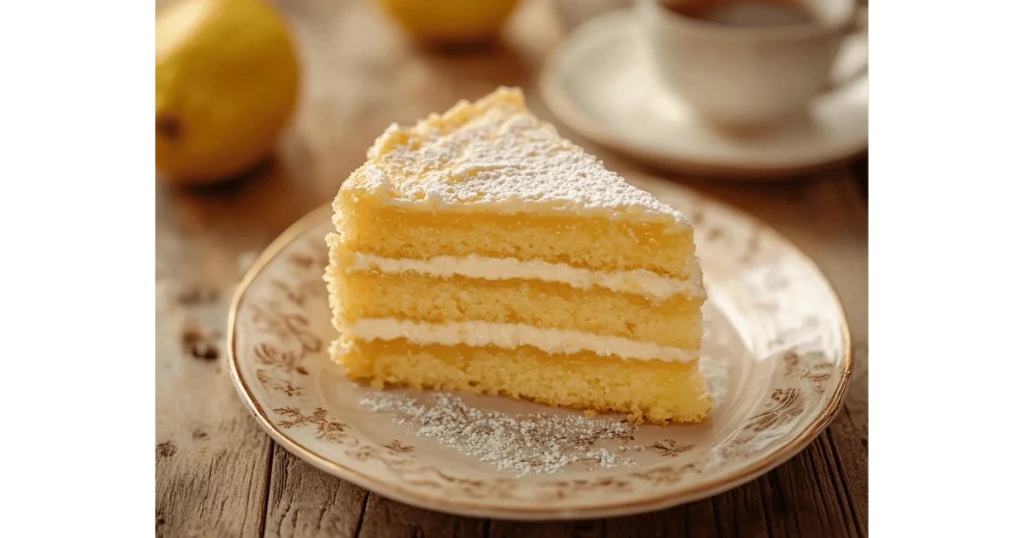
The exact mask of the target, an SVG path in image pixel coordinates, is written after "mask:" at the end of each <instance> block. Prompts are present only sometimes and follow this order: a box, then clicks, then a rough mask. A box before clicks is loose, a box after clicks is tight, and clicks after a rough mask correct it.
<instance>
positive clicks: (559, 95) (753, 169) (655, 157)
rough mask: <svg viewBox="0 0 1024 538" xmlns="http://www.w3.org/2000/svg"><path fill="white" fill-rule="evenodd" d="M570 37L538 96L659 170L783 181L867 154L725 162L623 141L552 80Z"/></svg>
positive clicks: (610, 145)
mask: <svg viewBox="0 0 1024 538" xmlns="http://www.w3.org/2000/svg"><path fill="white" fill-rule="evenodd" d="M630 11H631V10H630V9H619V10H615V11H612V12H609V13H605V14H602V15H599V16H598V17H596V18H595V19H594V20H604V19H611V18H613V17H620V18H625V17H627V16H629V15H630ZM590 22H592V21H587V22H585V23H583V24H582V25H580V26H581V27H582V26H583V25H586V24H588V23H590ZM605 22H606V21H605ZM569 39H570V38H569V37H565V38H563V39H560V40H559V43H558V45H557V48H556V50H555V51H554V52H552V53H551V54H549V55H548V56H547V58H545V60H544V62H543V65H542V67H541V70H540V74H539V76H538V78H537V89H538V90H539V91H540V95H541V98H542V99H543V101H544V102H545V104H546V105H547V107H548V109H549V110H550V111H551V113H552V114H553V115H554V116H555V117H557V118H558V119H559V120H561V121H562V122H563V123H564V124H565V125H566V126H568V127H569V128H570V129H572V130H573V131H575V132H577V133H578V134H580V135H582V136H584V137H586V138H588V139H590V140H592V141H594V142H596V143H598V144H600V145H601V146H604V147H605V148H607V149H609V150H612V151H614V152H616V153H618V154H620V155H629V156H633V157H635V158H638V159H641V160H643V161H644V162H645V163H647V164H648V165H650V166H653V167H656V168H660V169H662V170H676V171H683V172H689V173H696V174H704V175H711V176H715V177H723V178H734V179H739V180H751V181H765V182H776V181H777V182H782V181H787V180H789V179H791V178H792V176H794V175H800V174H808V173H813V172H816V171H821V170H829V169H832V168H835V167H837V166H840V165H842V164H844V163H848V162H851V161H854V160H856V159H858V158H860V157H863V156H864V155H867V152H868V150H867V147H864V148H863V149H859V150H857V151H853V152H848V153H843V154H842V155H840V156H838V157H835V158H830V159H827V160H823V161H821V162H814V163H811V164H789V165H782V164H780V165H763V164H760V165H744V164H742V163H733V164H727V163H722V162H716V161H714V160H702V159H700V158H699V157H696V158H695V157H692V156H691V157H685V156H681V155H679V154H677V153H670V152H666V151H659V150H652V149H646V148H643V147H640V146H638V145H636V144H632V143H629V142H624V141H622V139H620V138H616V137H615V136H611V135H608V134H605V132H606V131H607V130H608V129H606V128H604V127H602V126H600V125H599V124H598V122H597V121H595V120H593V119H591V118H590V117H589V116H588V115H587V114H586V113H585V112H583V111H581V110H580V108H579V107H578V106H576V105H575V104H574V103H573V102H572V99H570V98H569V97H568V96H567V95H566V94H565V91H564V90H563V89H562V88H561V85H559V84H557V83H555V79H556V78H558V77H557V76H556V74H555V73H556V71H557V69H556V68H555V66H556V64H557V63H558V61H559V59H560V55H561V54H562V53H563V52H564V51H565V49H566V47H567V46H568V45H567V43H568V41H569ZM666 163H669V164H666Z"/></svg>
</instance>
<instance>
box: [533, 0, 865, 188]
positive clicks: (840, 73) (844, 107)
mask: <svg viewBox="0 0 1024 538" xmlns="http://www.w3.org/2000/svg"><path fill="white" fill-rule="evenodd" d="M867 54H868V39H867V34H866V33H861V34H856V35H854V36H851V37H850V38H848V39H847V40H846V42H845V44H844V46H843V48H842V49H841V50H840V53H839V58H838V59H837V61H836V66H835V67H836V68H835V75H834V78H835V79H837V80H848V82H847V83H846V84H844V85H842V86H840V87H838V88H836V89H834V90H832V91H831V92H829V93H826V94H823V95H822V96H820V97H818V98H817V99H816V100H815V101H814V102H813V103H812V104H811V106H810V107H809V110H808V113H807V115H806V117H803V118H799V119H796V120H793V121H790V122H787V123H785V124H781V125H779V126H777V127H776V128H773V129H771V130H768V131H765V132H763V133H760V134H758V135H756V136H755V135H749V136H746V137H743V138H740V137H737V136H725V135H723V134H720V133H718V132H716V131H714V130H711V129H708V128H707V127H705V126H704V125H703V124H702V123H700V122H699V121H697V119H696V117H695V116H694V115H693V113H692V112H691V111H690V109H689V108H688V107H687V105H686V103H684V102H682V101H680V100H679V99H677V98H675V97H674V96H672V95H670V94H669V93H668V92H666V91H665V90H663V89H662V88H661V87H660V86H659V83H658V82H657V80H656V79H655V77H654V76H653V73H652V71H651V67H650V65H649V63H648V61H647V57H646V55H645V54H643V50H642V48H641V42H640V35H639V31H638V29H637V25H636V24H635V22H634V16H633V12H632V11H631V10H619V11H614V12H611V13H607V14H604V15H601V16H599V17H596V18H594V19H591V20H589V21H587V22H586V23H585V24H583V25H582V26H581V27H580V28H579V29H578V30H577V31H575V32H573V33H572V34H571V35H569V37H568V38H567V39H566V41H565V42H564V44H563V45H562V46H561V47H560V48H559V49H558V51H557V52H555V53H554V54H552V55H551V57H550V58H549V59H548V61H547V63H546V65H545V68H544V70H543V72H542V74H541V78H540V91H541V95H542V96H543V98H544V101H545V103H546V104H547V106H548V107H549V108H550V109H551V111H552V113H553V114H554V115H555V116H557V117H558V118H559V119H560V120H561V121H562V122H564V123H565V124H566V125H568V126H569V127H570V128H572V129H573V130H575V131H577V132H579V133H580V134H582V135H583V136H586V137H587V138H590V139H592V140H594V141H596V142H598V143H600V144H602V145H604V146H606V147H609V148H611V149H613V150H616V151H618V152H620V153H624V154H626V155H629V156H631V157H634V158H637V159H639V160H642V161H644V162H646V163H648V164H651V165H654V166H656V167H659V168H670V169H674V170H679V171H683V172H689V173H696V174H701V175H712V176H719V177H739V178H744V179H784V178H790V177H793V175H794V174H796V173H799V172H806V171H811V170H814V169H818V168H823V167H828V166H833V165H835V164H837V163H840V162H842V161H844V160H846V159H849V158H852V157H855V156H857V155H860V154H862V153H863V152H865V151H866V150H867V147H868V77H867V73H866V72H865V71H863V67H864V66H865V65H866V63H867ZM857 74H859V76H857Z"/></svg>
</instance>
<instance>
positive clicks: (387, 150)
mask: <svg viewBox="0 0 1024 538" xmlns="http://www.w3.org/2000/svg"><path fill="white" fill-rule="evenodd" d="M367 159H368V160H367V162H366V164H364V165H363V166H361V167H360V168H359V169H358V170H356V171H355V172H354V173H353V174H352V176H351V177H350V178H349V180H348V181H346V182H345V184H344V185H343V186H342V189H341V192H340V193H339V196H341V195H344V194H346V192H347V193H348V194H349V195H352V194H355V195H357V196H373V197H380V198H382V199H385V200H383V201H386V202H390V203H393V204H397V205H408V206H409V208H410V209H422V210H438V209H442V208H443V209H445V210H465V211H479V210H494V211H498V212H502V213H529V212H577V213H597V214H602V215H604V216H607V217H610V218H616V217H622V218H634V219H640V220H645V221H675V222H676V223H677V224H683V225H686V226H687V227H688V226H689V223H688V222H687V221H686V218H685V217H684V216H683V215H682V213H680V212H679V211H677V210H675V209H674V208H672V207H669V206H668V205H666V204H664V203H662V202H661V201H659V200H658V199H657V198H655V197H654V196H653V195H652V194H650V193H648V192H646V191H643V190H641V189H638V188H636V187H634V186H633V185H630V184H629V183H627V182H626V180H625V179H623V178H622V177H621V176H619V175H618V174H616V173H614V172H612V171H610V170H608V169H606V168H605V167H604V164H603V163H602V162H601V161H599V160H598V159H597V158H596V157H594V156H592V155H590V154H588V153H587V152H585V151H584V150H583V149H582V148H580V147H578V146H576V145H574V144H572V143H571V142H569V141H568V140H566V139H564V138H562V137H561V136H559V135H558V132H557V131H556V130H555V128H554V126H552V125H550V124H548V123H545V122H542V121H540V120H539V119H538V118H536V117H535V116H534V115H533V114H531V113H530V112H529V110H527V108H526V106H525V102H524V98H523V93H522V91H521V90H519V89H517V88H506V87H501V88H498V89H497V90H495V91H494V92H493V93H491V94H489V95H487V96H485V97H483V98H481V99H479V100H478V101H476V102H473V103H470V102H468V101H460V102H459V103H457V104H456V105H455V106H454V107H452V108H451V109H449V110H448V111H447V112H445V113H444V114H440V115H438V114H432V115H430V116H429V117H428V118H426V119H424V120H422V121H420V122H419V123H417V124H416V125H415V126H413V127H411V128H401V127H399V126H398V125H396V124H392V125H391V126H390V127H388V128H387V130H386V131H385V132H384V133H383V134H382V135H381V136H380V137H378V138H377V140H376V142H375V143H374V144H373V146H372V147H371V148H370V149H369V151H368V152H367ZM441 206H443V207H441Z"/></svg>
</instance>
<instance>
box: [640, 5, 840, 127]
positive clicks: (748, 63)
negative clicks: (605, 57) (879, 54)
mask: <svg viewBox="0 0 1024 538" xmlns="http://www.w3.org/2000/svg"><path fill="white" fill-rule="evenodd" d="M636 9H637V11H638V13H637V15H638V19H639V28H640V31H641V32H642V36H643V37H642V39H643V41H645V43H646V47H645V48H646V50H647V53H648V54H649V57H650V60H651V62H652V64H653V67H654V71H655V72H656V75H657V77H658V78H659V79H660V81H661V82H662V84H663V86H664V87H665V89H667V90H668V91H669V92H671V93H673V94H675V95H676V96H677V97H679V98H680V99H682V100H684V101H685V102H686V103H688V104H689V105H690V106H691V108H693V109H694V111H695V112H696V113H697V114H698V115H699V116H700V117H702V118H703V119H705V120H707V121H708V122H710V123H714V124H720V125H723V126H732V127H743V126H763V125H766V124H771V123H774V122H777V121H779V120H781V119H783V118H785V117H787V116H791V115H794V114H797V113H799V112H800V111H802V110H804V109H805V108H806V107H807V105H808V104H809V103H810V102H811V100H812V99H814V98H815V96H817V95H819V94H820V93H821V92H823V91H824V90H826V89H827V88H829V87H830V82H831V80H830V77H831V73H832V67H833V63H834V62H835V59H836V54H837V52H838V50H839V47H840V45H841V44H842V41H843V39H844V38H845V37H846V36H847V35H848V34H850V33H851V32H854V31H856V30H857V25H856V12H857V5H856V0H688V1H687V0H637V5H636Z"/></svg>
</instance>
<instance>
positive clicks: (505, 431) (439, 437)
mask: <svg viewBox="0 0 1024 538" xmlns="http://www.w3.org/2000/svg"><path fill="white" fill-rule="evenodd" d="M359 404H360V405H361V406H363V407H365V408H367V409H369V410H370V411H372V412H375V413H380V412H386V413H391V414H392V415H393V417H394V420H395V421H396V422H397V423H398V424H399V425H401V426H402V427H403V428H405V429H406V430H407V431H409V433H411V434H413V435H415V436H417V437H420V438H423V439H430V440H432V441H434V442H436V443H438V444H439V445H441V446H444V447H446V448H449V449H452V450H456V451H458V452H459V453H461V454H464V455H467V456H472V457H476V458H478V459H479V460H480V461H483V462H487V463H491V464H493V465H494V466H495V467H496V468H497V469H498V470H499V471H511V472H513V473H515V474H517V475H519V476H522V475H526V474H552V473H557V472H560V471H562V470H563V469H564V468H565V467H566V466H568V465H572V464H586V465H587V466H588V467H589V468H596V467H606V468H608V467H618V466H624V465H634V464H635V462H634V461H633V460H631V459H630V458H628V457H627V456H626V455H625V454H623V453H624V452H626V451H627V450H638V449H639V447H633V446H627V445H626V443H628V442H629V441H632V440H633V433H634V432H635V430H636V426H635V425H633V424H630V423H628V422H625V421H616V420H609V419H593V418H587V417H584V416H581V415H578V414H570V415H560V414H539V413H530V414H520V415H510V414H508V413H501V412H498V411H491V410H486V409H478V408H475V407H472V406H470V405H467V404H466V402H465V401H463V400H462V399H461V398H459V397H458V396H454V395H451V394H444V393H440V394H433V395H431V396H430V397H429V398H428V399H427V401H426V403H420V402H418V401H417V400H415V399H413V398H411V397H409V396H404V395H399V394H392V393H386V392H381V393H378V394H375V395H374V396H372V397H369V398H364V399H363V400H362V401H360V402H359ZM602 444H604V445H609V446H598V445H602Z"/></svg>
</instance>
